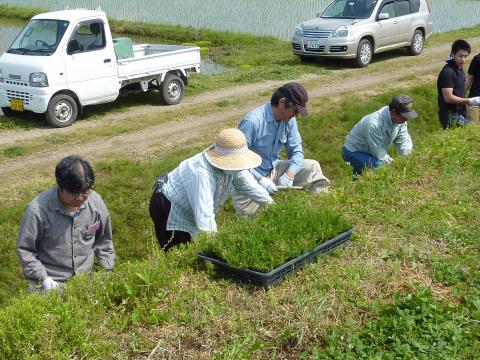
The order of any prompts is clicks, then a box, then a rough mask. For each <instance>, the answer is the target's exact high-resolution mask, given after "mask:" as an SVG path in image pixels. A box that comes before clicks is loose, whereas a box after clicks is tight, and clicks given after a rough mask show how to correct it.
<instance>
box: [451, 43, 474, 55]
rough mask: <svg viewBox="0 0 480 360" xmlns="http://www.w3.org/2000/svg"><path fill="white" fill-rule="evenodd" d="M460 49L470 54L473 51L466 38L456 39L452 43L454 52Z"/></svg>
mask: <svg viewBox="0 0 480 360" xmlns="http://www.w3.org/2000/svg"><path fill="white" fill-rule="evenodd" d="M460 50H463V51H466V52H468V53H469V54H470V53H471V52H472V47H471V46H470V44H469V43H468V42H466V41H465V40H455V41H454V43H453V44H452V53H453V54H456V53H457V52H459V51H460Z"/></svg>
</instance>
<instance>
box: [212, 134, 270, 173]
mask: <svg viewBox="0 0 480 360" xmlns="http://www.w3.org/2000/svg"><path fill="white" fill-rule="evenodd" d="M204 154H205V157H206V159H207V160H208V162H209V163H210V164H212V165H213V166H215V167H216V168H219V169H222V170H245V169H251V168H255V167H257V166H259V165H260V164H261V163H262V158H261V157H260V155H258V154H256V153H254V152H253V151H251V150H249V149H248V146H247V139H246V138H245V135H243V133H242V132H241V131H240V130H238V129H233V128H232V129H225V130H222V131H221V132H220V133H219V134H218V136H217V138H216V140H215V144H213V145H212V146H210V147H209V148H208V149H206V150H205V151H204Z"/></svg>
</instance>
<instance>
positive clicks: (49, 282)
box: [42, 277, 60, 291]
mask: <svg viewBox="0 0 480 360" xmlns="http://www.w3.org/2000/svg"><path fill="white" fill-rule="evenodd" d="M42 286H43V290H46V291H48V290H59V289H60V284H59V283H58V282H56V281H55V280H53V279H52V278H51V277H46V278H45V280H43V281H42Z"/></svg>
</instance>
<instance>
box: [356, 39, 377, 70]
mask: <svg viewBox="0 0 480 360" xmlns="http://www.w3.org/2000/svg"><path fill="white" fill-rule="evenodd" d="M372 54H373V50H372V44H371V43H370V41H368V40H367V39H362V40H360V42H359V43H358V48H357V58H356V59H355V64H356V65H357V67H360V68H363V67H367V66H368V64H370V62H371V61H372Z"/></svg>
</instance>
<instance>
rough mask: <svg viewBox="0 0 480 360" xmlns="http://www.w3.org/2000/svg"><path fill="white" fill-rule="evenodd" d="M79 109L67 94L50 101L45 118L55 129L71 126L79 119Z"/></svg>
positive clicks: (59, 95) (56, 96)
mask: <svg viewBox="0 0 480 360" xmlns="http://www.w3.org/2000/svg"><path fill="white" fill-rule="evenodd" d="M77 115H78V107H77V103H76V102H75V100H73V99H72V97H71V96H69V95H66V94H58V95H55V96H54V97H52V98H51V99H50V102H49V103H48V107H47V112H46V113H45V118H46V119H47V122H48V123H49V124H50V125H52V126H54V127H66V126H70V125H72V124H73V123H74V121H75V120H76V119H77Z"/></svg>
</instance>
